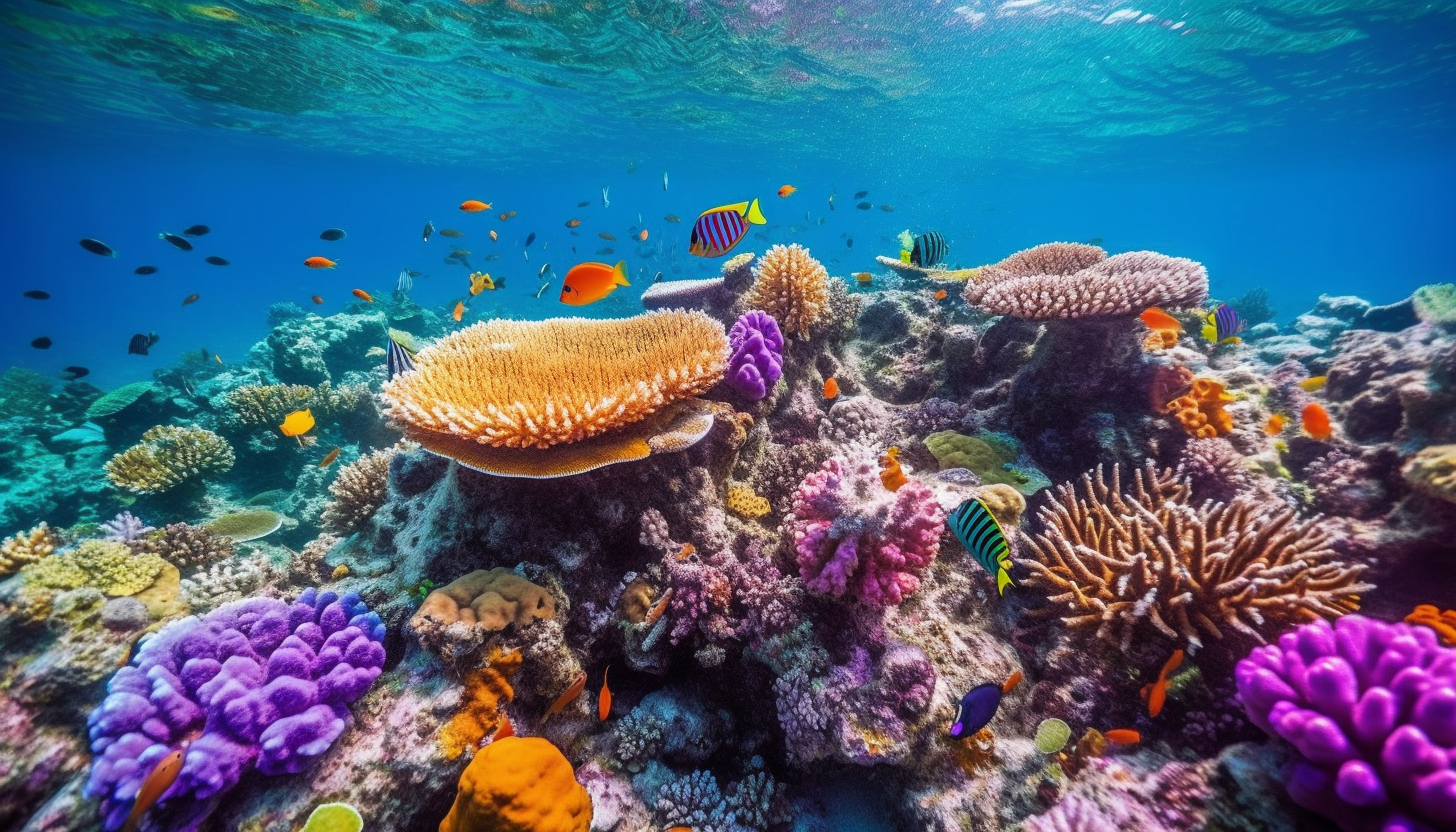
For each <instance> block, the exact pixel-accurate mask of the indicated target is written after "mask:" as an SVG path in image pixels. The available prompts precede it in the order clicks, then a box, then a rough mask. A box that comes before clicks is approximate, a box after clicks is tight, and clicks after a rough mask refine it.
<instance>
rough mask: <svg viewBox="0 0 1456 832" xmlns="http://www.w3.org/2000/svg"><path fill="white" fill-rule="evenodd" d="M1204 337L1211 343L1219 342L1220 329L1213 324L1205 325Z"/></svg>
mask: <svg viewBox="0 0 1456 832" xmlns="http://www.w3.org/2000/svg"><path fill="white" fill-rule="evenodd" d="M1203 339H1204V340H1205V341H1209V342H1211V343H1215V344H1216V343H1218V330H1217V329H1215V328H1214V326H1213V324H1204V325H1203Z"/></svg>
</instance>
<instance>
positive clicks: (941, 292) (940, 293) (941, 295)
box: [935, 289, 950, 300]
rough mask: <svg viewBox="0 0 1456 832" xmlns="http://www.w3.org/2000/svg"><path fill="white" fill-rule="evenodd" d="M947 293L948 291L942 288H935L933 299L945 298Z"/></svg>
mask: <svg viewBox="0 0 1456 832" xmlns="http://www.w3.org/2000/svg"><path fill="white" fill-rule="evenodd" d="M949 294H950V292H947V291H946V290H944V289H937V290H936V292H935V299H936V300H945V299H946V296H948V295H949Z"/></svg>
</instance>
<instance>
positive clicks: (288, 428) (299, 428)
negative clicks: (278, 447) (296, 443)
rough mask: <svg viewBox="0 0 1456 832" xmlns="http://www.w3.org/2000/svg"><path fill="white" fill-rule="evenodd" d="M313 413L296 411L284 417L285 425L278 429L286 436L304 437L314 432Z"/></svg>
mask: <svg viewBox="0 0 1456 832" xmlns="http://www.w3.org/2000/svg"><path fill="white" fill-rule="evenodd" d="M313 426H314V421H313V413H312V412H311V411H309V410H295V411H293V412H292V413H290V414H288V415H287V416H284V417H283V424H281V425H279V426H278V429H279V430H281V431H283V435H284V436H302V435H304V434H305V433H308V432H309V431H311V430H313Z"/></svg>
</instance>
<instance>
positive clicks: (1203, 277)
mask: <svg viewBox="0 0 1456 832" xmlns="http://www.w3.org/2000/svg"><path fill="white" fill-rule="evenodd" d="M962 294H963V296H964V297H965V299H966V301H967V302H968V303H970V304H971V305H973V306H978V307H980V308H982V309H984V310H986V311H987V312H990V313H991V314H993V315H1010V316H1012V317H1015V318H1022V319H1025V320H1031V321H1046V320H1056V319H1065V318H1085V317H1099V316H1114V315H1136V314H1137V313H1139V312H1141V311H1143V310H1144V309H1147V308H1148V307H1149V306H1169V307H1187V306H1196V305H1198V304H1200V303H1202V302H1203V301H1204V300H1205V299H1206V298H1207V297H1208V272H1207V270H1205V269H1204V268H1203V266H1202V265H1201V264H1199V263H1197V262H1194V261H1192V260H1188V259H1186V258H1182V257H1169V256H1167V255H1164V254H1158V253H1157V252H1154V251H1129V252H1125V253H1123V254H1118V255H1115V256H1113V257H1108V256H1107V252H1105V251H1103V250H1102V249H1100V248H1098V247H1096V246H1091V245H1085V244H1082V243H1045V244H1043V245H1039V246H1035V247H1033V248H1029V249H1026V250H1024V251H1018V252H1017V253H1015V254H1013V255H1011V256H1010V257H1007V258H1006V259H1005V260H1002V261H1001V262H999V263H996V264H994V265H990V266H985V267H982V269H981V271H980V274H979V275H977V276H976V277H974V278H972V279H970V280H967V281H966V288H965V290H964V292H963V293H962Z"/></svg>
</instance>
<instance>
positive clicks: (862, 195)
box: [854, 191, 870, 199]
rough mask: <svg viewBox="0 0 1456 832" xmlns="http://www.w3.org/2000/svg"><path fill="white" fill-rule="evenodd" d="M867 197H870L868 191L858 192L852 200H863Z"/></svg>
mask: <svg viewBox="0 0 1456 832" xmlns="http://www.w3.org/2000/svg"><path fill="white" fill-rule="evenodd" d="M869 195H870V192H869V191H860V192H859V193H857V194H855V195H854V198H855V199H864V198H865V197H867V196H869Z"/></svg>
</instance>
